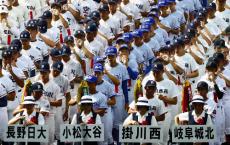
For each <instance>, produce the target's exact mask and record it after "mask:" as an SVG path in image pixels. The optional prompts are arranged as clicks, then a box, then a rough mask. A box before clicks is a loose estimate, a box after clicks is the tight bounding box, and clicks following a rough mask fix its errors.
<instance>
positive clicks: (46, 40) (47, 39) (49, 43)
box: [38, 33, 56, 47]
mask: <svg viewBox="0 0 230 145" xmlns="http://www.w3.org/2000/svg"><path fill="white" fill-rule="evenodd" d="M38 36H39V37H40V38H41V39H42V40H43V41H44V42H45V44H47V45H48V46H49V47H55V45H56V43H55V42H54V41H52V40H50V39H49V38H47V37H45V36H44V35H42V34H41V33H38Z"/></svg>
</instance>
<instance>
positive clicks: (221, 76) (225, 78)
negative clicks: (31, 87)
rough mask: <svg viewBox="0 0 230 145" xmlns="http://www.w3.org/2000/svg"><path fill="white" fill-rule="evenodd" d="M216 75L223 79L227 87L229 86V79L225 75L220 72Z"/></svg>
mask: <svg viewBox="0 0 230 145" xmlns="http://www.w3.org/2000/svg"><path fill="white" fill-rule="evenodd" d="M218 76H219V77H220V78H222V79H224V81H225V83H226V85H227V86H228V87H230V80H229V79H228V78H227V77H225V76H224V75H223V74H222V73H218Z"/></svg>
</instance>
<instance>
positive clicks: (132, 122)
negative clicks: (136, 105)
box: [129, 120, 139, 125]
mask: <svg viewBox="0 0 230 145" xmlns="http://www.w3.org/2000/svg"><path fill="white" fill-rule="evenodd" d="M129 124H130V125H139V123H138V122H137V121H134V120H131V121H130V123H129Z"/></svg>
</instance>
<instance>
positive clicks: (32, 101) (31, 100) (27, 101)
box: [21, 96, 36, 105]
mask: <svg viewBox="0 0 230 145" xmlns="http://www.w3.org/2000/svg"><path fill="white" fill-rule="evenodd" d="M21 104H22V105H29V104H31V105H32V104H33V105H35V104H36V102H35V99H34V97H33V96H26V97H25V99H24V101H23V102H22V103H21Z"/></svg>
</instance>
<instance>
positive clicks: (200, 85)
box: [196, 81, 209, 90]
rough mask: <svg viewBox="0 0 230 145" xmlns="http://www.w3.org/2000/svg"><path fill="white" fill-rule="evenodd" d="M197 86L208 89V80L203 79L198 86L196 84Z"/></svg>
mask: <svg viewBox="0 0 230 145" xmlns="http://www.w3.org/2000/svg"><path fill="white" fill-rule="evenodd" d="M196 88H197V89H198V90H199V89H206V90H208V88H209V87H208V84H207V83H206V82H204V81H201V82H199V83H197V86H196Z"/></svg>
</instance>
